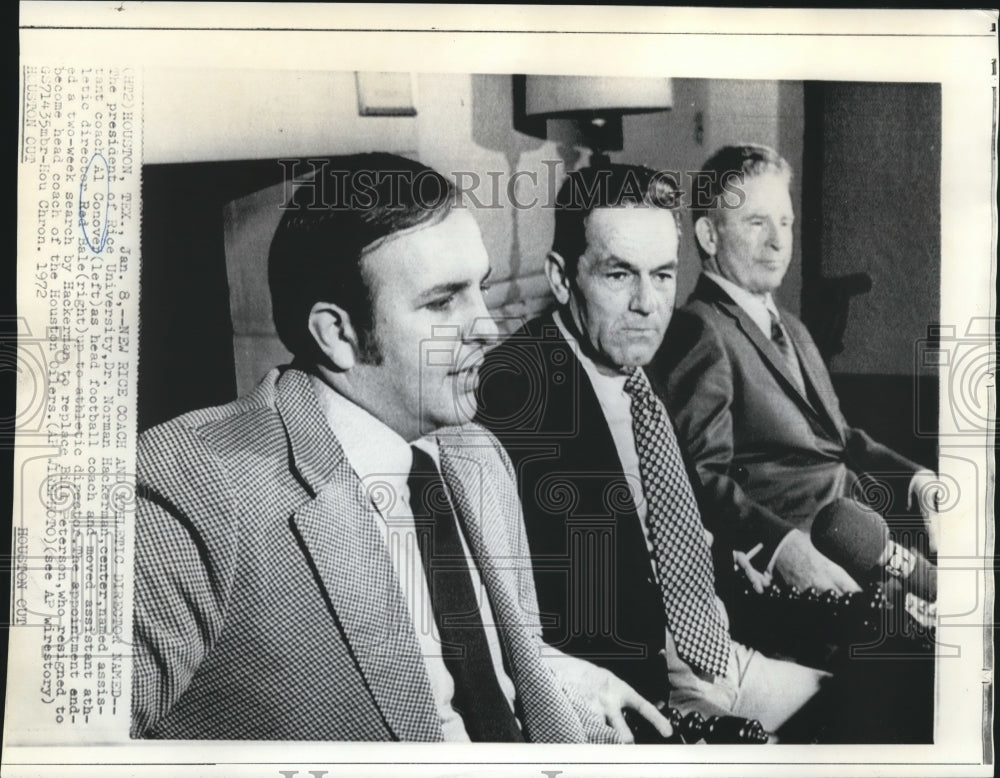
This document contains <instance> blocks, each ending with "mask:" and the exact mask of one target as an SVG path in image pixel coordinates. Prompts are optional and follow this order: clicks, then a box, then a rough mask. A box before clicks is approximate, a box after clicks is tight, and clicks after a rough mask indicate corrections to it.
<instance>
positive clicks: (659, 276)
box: [656, 273, 674, 281]
mask: <svg viewBox="0 0 1000 778" xmlns="http://www.w3.org/2000/svg"><path fill="white" fill-rule="evenodd" d="M673 277H674V274H673V273H657V274H656V280H657V281H669V280H670V279H672V278H673Z"/></svg>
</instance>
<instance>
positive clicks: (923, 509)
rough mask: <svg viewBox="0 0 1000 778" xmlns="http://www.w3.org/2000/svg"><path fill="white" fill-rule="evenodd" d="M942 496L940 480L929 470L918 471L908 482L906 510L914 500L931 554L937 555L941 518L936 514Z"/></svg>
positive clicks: (911, 505)
mask: <svg viewBox="0 0 1000 778" xmlns="http://www.w3.org/2000/svg"><path fill="white" fill-rule="evenodd" d="M942 496H943V492H942V487H941V482H940V479H939V478H938V476H937V473H934V472H932V471H930V470H926V469H925V470H918V471H917V472H916V473H914V475H913V478H912V479H911V480H910V489H909V492H907V496H906V508H907V510H909V509H910V508H912V507H913V502H914V500H916V502H917V507H918V508H920V515H921V516H923V517H924V526H925V527H926V528H927V542H928V546H929V548H930V550H931V553H933V554H936V553H937V545H938V532H939V531H940V520H941V516H940V514H939V513H938V508H939V506H940V502H941V497H942Z"/></svg>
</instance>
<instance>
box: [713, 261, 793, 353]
mask: <svg viewBox="0 0 1000 778" xmlns="http://www.w3.org/2000/svg"><path fill="white" fill-rule="evenodd" d="M702 273H704V274H705V275H706V276H708V277H709V278H710V279H712V280H713V281H714V282H715V283H716V284H718V285H719V286H720V287H721V288H722V291H724V292H725V293H726V294H728V295H729V296H730V297H732V298H733V302H734V303H736V304H737V305H738V306H739V307H740V308H742V309H743V311H744V312H745V313H746V315H747V316H749V317H750V319H751V321H753V323H754V324H756V325H757V327H758V328H759V329H760V331H761V332H763V333H764V337H766V338H767V339H768V340H770V338H771V314H772V313H773V314H774V316H775V317H776V318H778V319H780V318H781V315H780V314H779V313H778V307H777V306H776V305H775V304H774V298H773V297H771V293H770V292H767V293H765V294H764V296H763V297H761V296H760V295H755V294H751V293H750V292H748V291H747V290H746V289H744V288H743V287H742V286H737V285H736V284H734V283H733V282H732V281H730V280H729V279H728V278H723V277H722V276H720V275H719V274H718V273H713V272H711V271H710V270H703V271H702Z"/></svg>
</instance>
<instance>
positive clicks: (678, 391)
mask: <svg viewBox="0 0 1000 778" xmlns="http://www.w3.org/2000/svg"><path fill="white" fill-rule="evenodd" d="M780 313H781V322H782V324H783V325H784V327H785V330H786V332H787V334H788V337H789V338H791V340H792V342H793V343H794V345H795V350H796V352H797V353H798V357H799V363H800V365H801V368H802V375H803V378H804V379H805V383H806V387H805V391H803V390H802V389H800V388H799V386H798V385H797V384H796V382H795V380H794V377H793V376H792V374H791V371H790V369H789V367H788V366H787V363H786V362H785V360H784V359H783V357H782V355H781V352H780V351H779V349H778V347H777V346H776V345H775V344H774V343H772V342H771V340H770V339H769V338H767V336H766V335H765V334H764V333H763V332H761V330H760V329H759V328H758V326H757V325H756V324H754V322H753V320H752V319H751V318H750V317H749V316H748V315H747V313H746V312H745V311H744V310H743V309H742V308H741V307H740V306H739V305H737V304H736V303H735V302H734V301H733V300H732V299H731V298H730V297H729V295H728V294H726V292H725V291H724V290H723V289H722V288H720V287H719V285H718V284H716V283H715V282H713V281H712V280H711V279H709V278H706V277H705V276H701V278H699V280H698V284H697V286H696V287H695V290H694V292H693V293H692V295H691V297H690V298H689V299H688V301H687V303H686V304H685V306H684V307H683V308H681V309H680V310H678V311H677V312H676V313H675V314H674V317H673V319H672V321H671V323H670V327H669V328H668V330H667V334H666V337H665V338H664V341H663V345H662V346H661V347H660V351H659V352H658V353H657V355H656V357H655V358H654V360H653V362H652V364H651V365H649V366H648V367H647V373H648V374H649V376H650V378H651V380H652V381H653V385H654V388H656V390H657V392H658V393H659V394H660V396H661V397H662V398H663V400H664V403H665V404H666V406H667V409H668V410H669V411H670V415H671V416H672V417H673V419H674V422H675V425H676V428H677V434H678V437H679V439H680V442H681V446H682V447H684V448H686V449H687V452H688V454H689V455H690V456H691V458H692V459H693V460H694V462H695V465H696V468H697V472H698V477H699V478H700V480H701V482H702V483H703V484H704V486H705V490H706V494H707V495H708V500H709V504H710V505H711V506H712V508H710V509H709V510H706V511H703V515H704V516H705V517H706V523H707V524H708V526H709V529H710V530H711V531H712V532H713V533H714V534H715V537H716V540H717V541H719V542H720V543H721V544H723V545H727V546H728V547H729V548H736V549H742V550H745V551H746V550H749V549H750V548H752V547H753V546H754V545H756V544H757V543H762V544H763V548H762V550H761V553H758V554H757V555H756V556H755V557H754V564H755V565H758V566H760V567H762V568H763V566H764V565H766V564H767V563H768V561H769V560H770V559H771V557H772V555H773V553H774V550H775V548H776V547H777V545H778V543H779V542H780V541H781V539H782V538H783V537H784V536H785V534H787V533H788V532H789V531H791V530H792V529H795V528H798V529H802V530H804V531H806V532H808V530H809V528H810V526H811V523H812V519H813V517H814V516H815V514H816V511H818V510H819V509H820V508H822V507H823V506H824V505H825V504H827V503H829V502H830V501H832V500H833V499H835V498H837V497H841V496H847V495H850V494H851V493H852V491H854V490H855V487H856V485H858V478H859V476H860V475H861V474H863V473H866V472H868V473H879V474H883V475H884V474H899V475H905V476H906V478H907V481H908V480H909V478H910V477H912V475H913V474H914V473H915V472H916V471H917V470H918V469H919V465H917V464H916V463H915V462H911V461H910V460H909V459H906V458H905V457H903V456H901V455H899V454H897V453H896V452H894V451H892V450H891V449H889V448H887V447H886V446H884V445H882V444H880V443H878V442H876V441H875V440H873V439H872V438H871V437H870V436H869V435H868V434H867V433H865V432H864V431H863V430H860V429H857V428H855V427H851V426H850V425H849V424H848V423H847V421H846V420H845V419H844V416H843V414H842V413H841V411H840V404H839V402H838V400H837V395H836V393H835V392H834V389H833V384H832V383H831V382H830V375H829V373H828V372H827V369H826V366H825V365H824V364H823V360H822V358H821V357H820V354H819V351H818V350H817V348H816V345H815V343H814V342H813V340H812V338H811V337H810V335H809V332H808V330H807V329H806V328H805V326H804V325H803V324H802V322H800V321H799V320H798V319H796V318H795V317H794V316H792V315H791V314H790V313H788V312H787V311H781V312H780Z"/></svg>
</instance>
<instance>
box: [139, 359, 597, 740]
mask: <svg viewBox="0 0 1000 778" xmlns="http://www.w3.org/2000/svg"><path fill="white" fill-rule="evenodd" d="M475 429H478V428H475ZM475 429H471V430H470V434H471V435H472V438H471V441H470V443H469V445H455V444H454V443H452V444H451V445H450V446H446V445H445V443H444V442H443V440H442V442H441V447H440V450H441V458H442V462H441V464H442V471H443V472H444V475H445V478H446V481H447V482H448V483H449V485H450V486H451V487H452V490H453V496H454V498H455V503H456V510H457V512H458V514H459V520H460V521H461V523H462V525H463V528H464V530H465V533H466V536H467V539H468V542H469V546H470V549H471V550H472V554H473V557H474V558H475V559H476V562H477V565H478V566H479V569H480V572H481V573H482V578H483V583H484V586H485V587H486V591H487V593H488V594H489V597H490V602H491V604H492V606H493V611H494V615H495V617H496V621H497V623H498V629H499V632H500V638H501V643H502V645H503V648H504V652H505V658H506V661H507V664H508V666H509V671H510V673H511V676H512V678H513V680H514V684H515V687H516V690H517V700H518V705H519V710H518V713H519V716H520V718H521V722H522V724H523V726H524V730H525V735H526V738H527V739H529V740H536V741H582V740H586V739H587V738H588V737H590V738H591V739H603V740H607V739H610V737H609V733H610V730H609V729H608V728H607V727H605V726H604V724H603V722H598V721H596V717H594V716H593V714H591V713H589V712H587V711H586V709H585V706H584V705H583V703H582V702H581V701H580V700H579V699H578V698H576V697H573V698H571V697H570V696H567V693H566V692H564V691H563V690H562V689H561V688H560V687H559V685H558V683H557V682H556V679H555V677H554V676H553V674H552V672H551V669H550V668H549V667H547V666H545V665H544V664H543V663H542V662H541V661H540V660H539V653H540V649H541V642H540V639H539V633H540V629H539V628H538V618H537V613H536V609H537V602H536V600H535V594H534V587H533V582H532V579H531V576H530V574H526V573H525V572H524V571H525V569H526V567H527V562H526V557H527V543H526V540H525V538H524V533H523V529H522V527H521V522H522V519H521V516H520V511H519V506H518V503H517V495H516V492H515V489H514V482H513V473H512V471H511V469H510V464H509V462H508V461H507V460H506V457H505V456H504V454H503V450H502V448H501V447H500V446H499V444H497V442H496V441H495V440H493V438H492V437H491V436H489V435H488V434H487V433H486V432H485V431H484V430H481V429H478V435H477V434H473V433H474V432H475ZM449 452H450V453H449ZM446 453H448V458H447V460H446ZM446 462H447V463H451V464H448V466H446ZM138 487H139V502H138V506H137V511H136V552H135V554H136V555H135V620H134V640H135V646H134V653H135V663H134V672H133V699H132V734H133V736H134V737H160V738H227V739H323V740H440V739H441V738H442V732H441V726H440V723H439V717H438V713H437V710H436V707H435V703H434V699H433V697H432V693H431V686H430V681H429V679H428V675H427V672H426V669H425V666H424V662H423V658H422V655H421V652H420V647H419V645H418V642H417V638H416V634H415V632H414V629H413V625H412V621H411V619H410V615H409V611H408V609H407V606H406V603H405V601H404V599H403V595H402V593H401V590H400V587H399V582H398V579H397V576H396V572H395V568H394V567H393V564H392V561H391V559H390V558H389V554H388V551H387V549H386V544H385V542H384V540H383V539H382V536H381V534H380V532H379V529H378V522H379V521H380V519H379V517H378V515H377V513H376V512H375V509H374V508H373V506H372V504H371V500H370V499H369V498H368V496H367V494H366V492H365V489H364V488H363V485H362V483H361V481H360V480H359V478H358V476H357V474H356V473H355V472H354V470H353V469H352V467H351V465H350V463H349V462H348V461H347V460H346V458H345V456H344V452H343V449H342V448H341V447H340V444H339V443H338V441H337V438H336V437H335V435H334V434H333V432H332V430H331V429H330V426H329V424H328V423H327V421H326V419H325V418H324V416H323V413H322V411H321V409H320V406H319V403H318V401H317V399H316V396H315V394H314V393H313V389H312V387H311V385H310V383H309V379H308V377H307V376H306V374H305V373H302V372H300V371H298V370H295V369H289V370H286V371H285V372H283V373H282V372H280V371H278V370H274V371H271V373H269V374H268V375H267V377H265V379H264V380H263V381H262V382H261V383H260V385H258V387H257V388H256V389H255V390H254V391H253V392H252V393H251V394H249V395H248V396H246V397H244V398H242V399H240V400H237V401H236V402H233V403H230V404H229V405H225V406H222V407H218V408H209V409H206V410H203V411H196V412H194V413H189V414H186V415H184V416H181V417H179V418H177V419H174V420H172V421H170V422H167V423H166V424H163V425H160V426H158V427H154V428H153V429H151V430H149V431H148V432H146V433H144V434H143V435H142V436H141V437H140V440H139V452H138Z"/></svg>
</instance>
